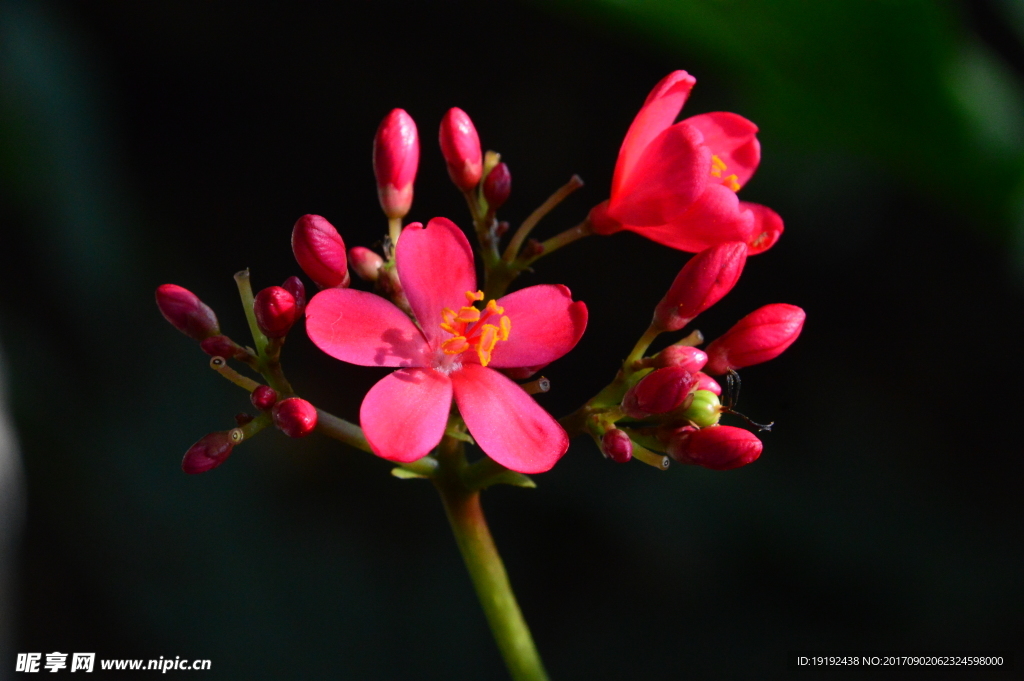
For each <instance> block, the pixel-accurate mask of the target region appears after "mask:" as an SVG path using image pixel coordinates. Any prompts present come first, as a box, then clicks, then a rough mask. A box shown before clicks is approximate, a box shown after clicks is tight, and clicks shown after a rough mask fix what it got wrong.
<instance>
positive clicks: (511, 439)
mask: <svg viewBox="0 0 1024 681" xmlns="http://www.w3.org/2000/svg"><path fill="white" fill-rule="evenodd" d="M451 378H452V384H453V386H454V388H455V401H456V403H457V404H458V405H459V412H460V413H461V414H462V418H463V420H465V422H466V425H467V426H468V427H469V432H470V433H472V435H473V438H474V439H475V440H476V442H477V444H479V445H480V448H481V449H483V450H484V452H486V453H487V455H488V456H489V457H491V458H492V459H494V460H495V461H497V462H498V463H500V464H501V465H502V466H505V467H506V468H510V469H512V470H514V471H518V472H520V473H543V472H544V471H547V470H550V469H551V467H552V466H554V465H555V463H557V462H558V460H559V459H560V458H562V455H563V454H565V452H566V450H567V449H568V448H569V437H568V436H567V435H566V434H565V431H564V430H563V429H562V426H560V425H558V422H557V421H555V419H554V418H553V417H552V416H551V415H550V414H548V413H547V412H546V411H544V410H543V409H542V408H541V407H540V405H538V404H537V403H536V402H535V401H534V400H533V398H532V397H530V396H529V395H527V394H526V393H525V392H524V391H523V389H522V388H520V387H519V386H518V385H516V384H515V383H513V382H512V381H511V380H510V379H508V378H506V377H505V376H502V375H501V374H499V373H498V372H497V371H493V370H491V369H488V368H487V367H482V366H480V365H479V364H466V365H463V367H462V369H461V370H460V371H456V372H455V373H453V374H452V375H451Z"/></svg>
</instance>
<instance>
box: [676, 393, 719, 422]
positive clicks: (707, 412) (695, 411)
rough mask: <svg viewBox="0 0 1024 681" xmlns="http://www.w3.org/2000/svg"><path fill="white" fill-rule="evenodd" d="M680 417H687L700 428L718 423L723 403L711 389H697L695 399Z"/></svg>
mask: <svg viewBox="0 0 1024 681" xmlns="http://www.w3.org/2000/svg"><path fill="white" fill-rule="evenodd" d="M679 417H680V418H682V419H685V420H687V421H689V422H690V423H692V424H693V425H695V426H696V427H698V428H707V427H709V426H713V425H715V424H716V423H718V419H720V418H722V403H721V401H719V399H718V395H716V394H715V393H713V392H711V391H710V390H695V391H694V392H693V400H692V401H691V402H690V404H689V406H687V407H686V409H684V410H683V411H682V412H681V413H680V414H679Z"/></svg>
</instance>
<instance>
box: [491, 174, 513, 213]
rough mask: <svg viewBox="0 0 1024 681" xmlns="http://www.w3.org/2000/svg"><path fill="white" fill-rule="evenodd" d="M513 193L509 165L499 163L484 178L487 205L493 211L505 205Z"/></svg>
mask: <svg viewBox="0 0 1024 681" xmlns="http://www.w3.org/2000/svg"><path fill="white" fill-rule="evenodd" d="M511 193H512V173H510V172H509V171H508V166H507V165H505V164H504V163H499V164H498V165H496V166H494V170H492V171H491V172H489V173H487V178H486V179H485V180H484V198H485V199H487V205H488V206H490V209H491V210H492V211H493V210H498V209H499V208H501V207H502V206H503V205H505V202H506V201H508V195H509V194H511Z"/></svg>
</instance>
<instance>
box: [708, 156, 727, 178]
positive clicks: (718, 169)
mask: <svg viewBox="0 0 1024 681" xmlns="http://www.w3.org/2000/svg"><path fill="white" fill-rule="evenodd" d="M725 169H726V165H725V161H723V160H722V159H720V158H718V154H715V155H714V156H712V157H711V176H712V177H721V176H722V171H723V170H725Z"/></svg>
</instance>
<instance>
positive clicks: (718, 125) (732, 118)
mask: <svg viewBox="0 0 1024 681" xmlns="http://www.w3.org/2000/svg"><path fill="white" fill-rule="evenodd" d="M682 122H683V123H686V124H688V125H692V126H693V127H695V128H697V129H698V130H700V131H701V133H703V135H704V144H706V145H708V147H709V148H710V149H711V153H712V154H714V155H715V156H718V158H719V159H720V160H721V161H722V162H723V163H724V164H725V169H723V170H722V171H721V174H722V177H723V178H725V177H728V176H729V175H736V182H737V183H738V184H739V185H740V186H743V185H745V184H746V183H747V180H749V179H750V176H751V175H753V174H754V171H755V170H757V164H758V163H760V162H761V145H760V143H759V142H758V141H757V137H756V135H757V126H756V125H754V124H753V123H752V122H751V121H748V120H747V119H746V118H744V117H743V116H740V115H739V114H734V113H729V112H727V111H716V112H714V113H706V114H701V115H699V116H691V117H690V118H687V119H684V120H683V121H682Z"/></svg>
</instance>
